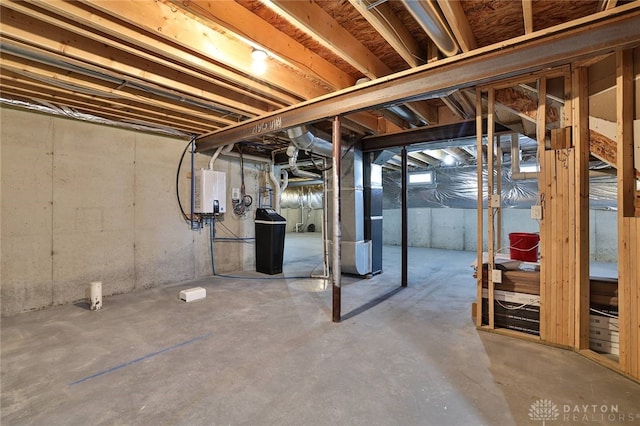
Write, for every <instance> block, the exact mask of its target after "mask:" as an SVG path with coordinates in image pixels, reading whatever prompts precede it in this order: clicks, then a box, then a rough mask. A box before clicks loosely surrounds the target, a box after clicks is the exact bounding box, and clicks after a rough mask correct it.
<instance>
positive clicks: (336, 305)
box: [331, 117, 342, 322]
mask: <svg viewBox="0 0 640 426" xmlns="http://www.w3.org/2000/svg"><path fill="white" fill-rule="evenodd" d="M341 137H342V136H341V134H340V117H334V119H333V132H332V140H331V143H332V144H333V157H332V160H331V161H332V167H331V172H332V177H331V180H332V184H333V185H332V186H333V211H332V216H333V225H332V230H333V239H332V240H333V247H332V249H333V257H332V258H331V284H332V286H331V287H332V295H333V308H332V310H333V322H340V320H341V304H342V302H341V299H342V286H341V279H342V268H341V265H340V262H341V261H342V259H340V245H341V244H342V222H341V218H340V186H341V185H340V181H341V176H342V170H341V164H340V160H341V159H342V151H341Z"/></svg>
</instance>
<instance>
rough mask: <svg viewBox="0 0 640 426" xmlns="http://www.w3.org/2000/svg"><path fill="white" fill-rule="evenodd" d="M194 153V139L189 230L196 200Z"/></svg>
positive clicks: (192, 144)
mask: <svg viewBox="0 0 640 426" xmlns="http://www.w3.org/2000/svg"><path fill="white" fill-rule="evenodd" d="M195 153H196V138H195V136H193V137H192V138H191V214H190V215H189V220H190V222H191V229H194V228H193V214H194V213H193V211H194V210H195V208H196V206H195V198H196V179H195V177H196V175H195V164H194V162H195Z"/></svg>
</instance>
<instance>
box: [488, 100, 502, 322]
mask: <svg viewBox="0 0 640 426" xmlns="http://www.w3.org/2000/svg"><path fill="white" fill-rule="evenodd" d="M488 98H489V104H488V106H487V184H488V187H489V190H488V192H487V200H488V201H487V203H488V206H487V211H488V217H487V224H488V229H487V240H488V244H489V246H488V248H487V251H488V261H487V269H488V271H487V272H488V274H487V282H488V290H489V291H488V292H487V293H488V302H489V328H495V306H494V303H495V289H494V286H493V270H494V269H495V212H496V209H498V208H499V207H496V206H495V205H494V204H493V203H492V200H491V198H492V195H494V194H495V179H494V175H493V174H494V168H493V166H494V161H495V160H494V156H495V153H494V147H495V144H496V142H495V134H494V133H495V132H494V124H495V123H494V113H493V112H494V109H495V106H496V101H495V99H496V96H495V90H494V89H493V88H490V89H489V96H488Z"/></svg>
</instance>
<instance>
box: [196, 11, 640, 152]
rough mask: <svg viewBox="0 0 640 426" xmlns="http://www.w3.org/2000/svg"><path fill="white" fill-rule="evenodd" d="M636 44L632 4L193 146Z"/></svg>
mask: <svg viewBox="0 0 640 426" xmlns="http://www.w3.org/2000/svg"><path fill="white" fill-rule="evenodd" d="M638 44H640V5H639V4H638V2H633V3H630V4H628V5H624V6H620V7H616V8H614V9H611V10H608V11H606V12H600V13H596V14H593V15H589V16H588V17H585V18H582V19H577V20H574V21H571V22H569V23H566V24H562V25H557V26H555V27H551V28H547V29H545V30H544V31H536V32H534V33H531V34H528V35H525V36H522V37H518V38H515V39H512V40H510V41H508V42H504V43H496V44H493V45H491V46H487V47H485V48H482V49H476V50H473V51H470V52H467V53H464V54H461V55H458V56H454V57H451V58H447V59H443V60H440V61H436V62H432V63H428V64H426V65H423V66H421V67H417V68H413V69H411V70H407V71H403V72H399V73H396V74H393V75H390V76H386V77H381V78H378V79H376V80H372V81H371V82H368V83H363V84H361V85H357V86H353V87H350V88H347V89H343V90H340V91H338V92H334V93H331V94H328V95H324V96H320V97H318V98H314V99H311V100H309V101H305V102H301V103H299V104H296V105H293V106H290V107H286V108H282V109H280V110H278V111H274V112H272V113H270V114H267V115H264V116H262V117H259V118H254V119H251V120H247V121H244V122H242V123H240V124H236V125H234V126H230V127H226V128H224V129H222V130H218V131H215V132H211V133H207V134H204V135H201V136H199V137H198V138H197V141H196V149H197V151H198V152H203V151H210V150H212V149H214V148H216V147H218V146H220V145H227V144H229V143H234V142H239V141H242V140H244V139H246V138H250V137H255V136H258V135H264V134H268V133H272V132H275V131H280V130H285V129H288V128H290V127H294V126H298V125H301V124H306V123H314V122H317V121H321V120H326V119H329V118H331V117H334V116H339V115H343V114H347V113H351V112H356V111H363V110H367V109H371V108H378V107H384V106H387V105H390V104H394V103H398V102H409V101H417V100H423V99H428V98H433V97H441V96H443V95H445V94H447V93H450V92H451V91H453V90H457V89H464V88H470V87H474V86H476V85H478V84H485V83H489V82H492V81H496V80H500V79H504V78H508V77H513V76H517V75H521V74H525V73H529V72H536V71H540V70H543V69H546V68H550V67H556V66H560V65H566V64H570V63H571V62H573V61H576V60H580V59H586V58H589V57H592V56H596V55H602V54H606V53H610V52H614V51H618V50H623V49H628V48H632V47H635V46H637V45H638Z"/></svg>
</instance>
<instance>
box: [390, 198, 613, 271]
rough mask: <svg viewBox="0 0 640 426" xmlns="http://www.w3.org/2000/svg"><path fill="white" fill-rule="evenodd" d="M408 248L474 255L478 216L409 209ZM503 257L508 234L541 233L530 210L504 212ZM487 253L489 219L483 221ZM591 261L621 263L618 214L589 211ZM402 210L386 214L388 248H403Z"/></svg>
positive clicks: (464, 211)
mask: <svg viewBox="0 0 640 426" xmlns="http://www.w3.org/2000/svg"><path fill="white" fill-rule="evenodd" d="M408 214H409V230H410V232H409V245H410V246H413V247H431V248H442V249H449V250H467V251H475V250H476V244H477V213H476V210H471V209H453V208H451V209H445V208H441V209H430V208H411V209H409V212H408ZM502 221H503V231H502V232H503V233H502V244H501V248H502V251H501V252H502V253H509V249H508V247H509V233H512V232H539V230H540V227H539V225H538V222H537V221H535V220H532V219H531V216H530V212H529V210H528V209H504V210H503V211H502ZM483 229H484V241H485V250H486V241H487V217H486V214H485V217H484V225H483ZM590 233H591V241H590V251H591V260H593V261H600V262H617V261H618V246H617V244H618V240H617V234H618V233H617V213H616V212H615V211H604V210H591V211H590ZM401 236H402V233H401V223H400V209H386V210H384V211H383V241H384V244H388V245H400V244H401Z"/></svg>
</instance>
